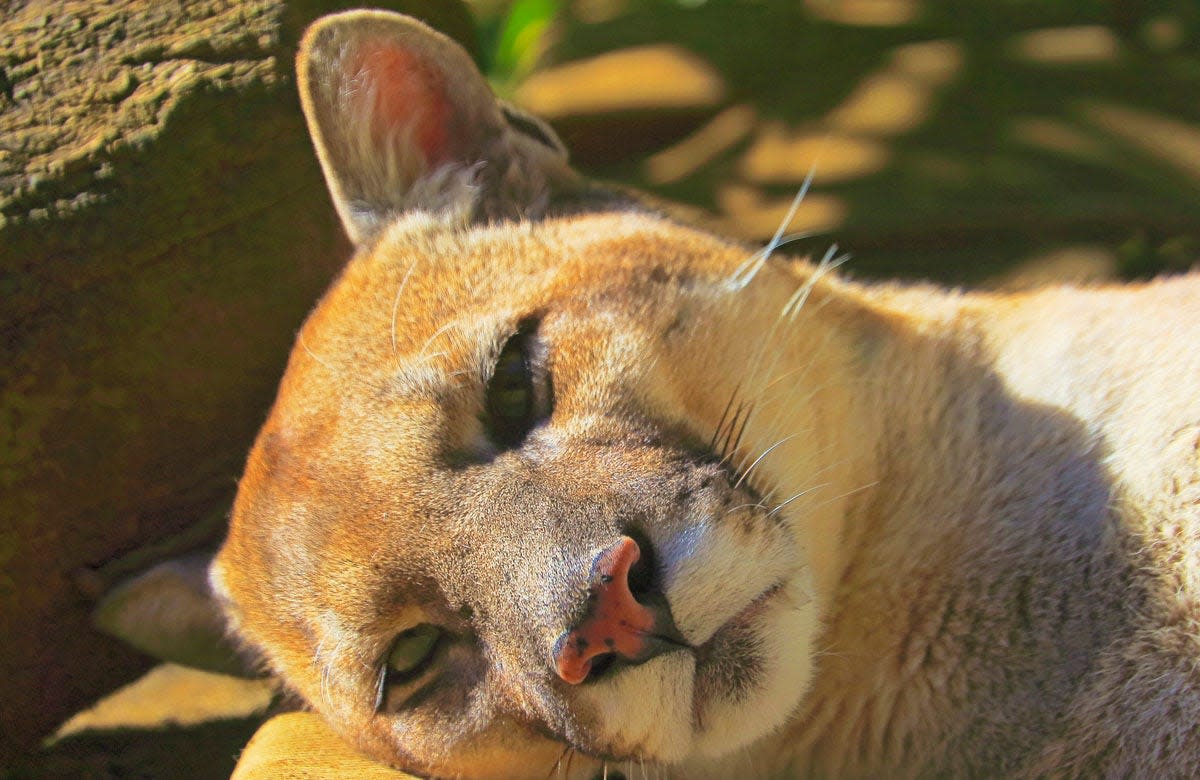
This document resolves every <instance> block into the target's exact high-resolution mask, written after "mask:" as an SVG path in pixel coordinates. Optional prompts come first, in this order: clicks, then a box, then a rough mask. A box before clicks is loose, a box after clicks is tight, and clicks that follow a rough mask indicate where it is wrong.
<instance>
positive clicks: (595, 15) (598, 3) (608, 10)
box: [571, 0, 629, 24]
mask: <svg viewBox="0 0 1200 780" xmlns="http://www.w3.org/2000/svg"><path fill="white" fill-rule="evenodd" d="M628 7H629V0H575V2H573V3H571V12H572V13H573V14H575V18H576V19H578V20H579V21H581V22H583V23H584V24H600V23H601V22H607V21H610V20H612V19H616V18H617V17H618V16H620V15H621V14H622V13H624V12H625V9H627V8H628Z"/></svg>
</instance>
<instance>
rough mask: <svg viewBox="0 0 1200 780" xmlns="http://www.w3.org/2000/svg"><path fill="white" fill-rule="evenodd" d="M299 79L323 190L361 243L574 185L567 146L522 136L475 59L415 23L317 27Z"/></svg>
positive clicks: (332, 21)
mask: <svg viewBox="0 0 1200 780" xmlns="http://www.w3.org/2000/svg"><path fill="white" fill-rule="evenodd" d="M297 72H298V76H299V81H300V96H301V102H302V104H303V106H304V113H305V117H306V119H307V120H308V125H309V131H310V132H311V134H312V137H313V143H314V145H315V146H316V149H317V155H318V157H319V158H320V160H321V167H322V170H323V171H324V173H325V179H326V182H327V184H328V185H329V190H330V193H331V194H332V195H333V199H334V203H335V205H336V206H337V209H338V213H339V214H340V216H341V217H342V221H343V224H344V225H345V227H346V231H347V232H348V233H349V235H350V237H351V239H352V240H354V242H355V243H357V244H362V243H364V242H366V241H368V240H369V239H370V238H371V237H372V236H373V235H374V234H375V233H376V232H377V231H378V229H379V228H380V226H381V225H382V224H383V223H384V222H386V221H387V220H388V219H389V218H391V217H392V216H394V215H396V214H399V213H403V212H405V211H410V210H414V209H422V210H427V211H456V212H462V211H469V212H479V213H482V214H485V215H488V216H497V215H522V214H523V213H524V211H525V210H527V209H528V208H529V207H530V206H532V205H534V204H535V203H537V202H538V199H539V197H542V196H544V194H545V193H544V192H538V190H539V189H541V190H544V189H546V188H547V187H548V186H550V184H551V182H553V181H554V180H557V179H564V178H566V177H567V174H568V171H569V169H567V167H566V158H565V154H564V153H563V152H562V148H561V145H557V146H556V145H554V144H547V143H545V142H544V141H543V142H541V143H539V142H538V141H537V140H536V139H534V138H532V137H531V136H529V135H528V134H527V133H526V132H523V131H518V130H514V128H513V126H512V125H511V124H510V123H509V122H508V121H507V119H506V115H505V113H504V112H503V111H502V110H501V107H500V104H499V103H498V102H497V101H496V99H495V98H494V97H493V96H492V93H491V90H490V89H489V88H488V86H487V84H486V82H485V81H484V79H483V77H482V76H481V75H480V74H479V72H478V70H476V69H475V65H474V63H473V62H472V61H471V58H470V57H469V56H468V55H467V53H466V52H465V51H464V50H463V49H462V48H461V47H459V46H458V44H457V43H455V42H454V41H452V40H450V39H449V38H447V37H445V36H444V35H441V34H440V33H438V32H435V31H434V30H432V29H430V28H429V27H426V26H425V25H424V24H422V23H420V22H418V21H416V20H415V19H411V18H409V17H405V16H400V15H399V14H393V13H387V12H383V11H350V12H347V13H342V14H334V15H332V16H327V17H325V18H323V19H320V20H318V21H317V22H316V23H315V24H314V25H313V26H312V27H310V28H309V30H308V32H307V33H306V34H305V36H304V39H303V41H302V42H301V44H300V51H299V54H298V55H297ZM545 132H547V133H549V134H550V136H551V137H552V136H553V133H552V131H549V129H548V128H545ZM555 140H556V139H555Z"/></svg>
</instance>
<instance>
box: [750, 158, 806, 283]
mask: <svg viewBox="0 0 1200 780" xmlns="http://www.w3.org/2000/svg"><path fill="white" fill-rule="evenodd" d="M819 156H820V155H819V154H818V157H819ZM816 173H817V164H816V163H815V162H814V163H813V165H812V167H811V168H809V169H808V175H807V176H805V177H804V183H803V184H801V185H800V190H799V191H798V192H797V193H796V197H794V198H792V205H791V206H790V207H789V208H788V210H787V214H786V215H784V217H783V221H782V222H780V223H779V227H778V229H776V231H775V235H774V236H772V237H771V240H770V241H769V242H767V245H766V246H765V247H763V248H762V249H760V250H759V251H757V252H755V253H754V254H753V255H751V256H750V258H749V259H748V260H746V262H745V263H743V264H742V265H740V266H738V268H737V270H736V271H734V272H733V275H732V276H730V277H729V283H730V285H732V286H733V288H734V289H738V290H740V289H741V288H743V287H745V286H746V285H748V284H750V282H752V281H754V277H755V276H757V275H758V272H759V271H760V270H762V267H763V266H764V265H766V262H767V260H769V259H770V257H771V253H772V252H774V251H775V250H776V249H777V248H778V247H779V244H780V241H781V240H782V238H783V232H784V231H785V230H787V228H788V225H790V224H792V220H793V219H795V218H796V212H797V211H798V210H799V209H800V203H801V202H803V200H804V198H805V196H806V195H808V190H809V188H810V187H812V183H813V177H815V176H816Z"/></svg>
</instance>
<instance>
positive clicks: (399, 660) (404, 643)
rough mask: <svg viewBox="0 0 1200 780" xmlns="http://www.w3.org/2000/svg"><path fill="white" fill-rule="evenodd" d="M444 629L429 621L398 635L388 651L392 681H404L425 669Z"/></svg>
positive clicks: (388, 663) (388, 665) (389, 671)
mask: <svg viewBox="0 0 1200 780" xmlns="http://www.w3.org/2000/svg"><path fill="white" fill-rule="evenodd" d="M441 638H442V630H441V629H440V628H438V627H437V626H431V625H429V624H428V623H424V624H422V625H419V626H416V627H414V628H410V629H408V630H407V631H405V632H404V633H402V634H401V635H400V636H398V637H396V641H395V643H394V644H393V645H392V651H391V652H390V653H388V657H387V668H388V674H389V676H390V677H391V680H390V681H391V682H402V681H403V680H405V679H407V678H412V677H414V676H415V675H416V674H417V673H418V672H420V671H421V670H422V669H424V667H425V664H426V663H427V662H428V661H429V659H431V658H433V652H434V650H436V649H437V643H438V640H439V639H441Z"/></svg>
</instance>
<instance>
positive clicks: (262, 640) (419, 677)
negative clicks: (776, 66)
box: [211, 12, 1200, 778]
mask: <svg viewBox="0 0 1200 780" xmlns="http://www.w3.org/2000/svg"><path fill="white" fill-rule="evenodd" d="M299 74H300V83H301V94H302V98H303V102H304V107H305V112H306V115H307V117H308V120H309V124H310V128H311V130H312V132H313V137H314V142H315V145H316V147H317V152H318V155H319V156H320V158H321V161H322V165H323V168H324V171H325V175H326V179H327V181H328V182H329V185H330V190H331V192H332V194H333V197H334V202H335V205H336V207H337V208H338V210H339V213H340V214H341V215H342V218H343V222H344V223H345V225H346V228H347V231H348V232H349V234H350V235H351V237H352V239H353V240H354V241H355V243H356V245H357V251H356V254H355V256H354V258H353V259H352V260H351V261H350V262H349V264H348V265H347V267H346V269H345V271H344V272H343V274H342V275H341V277H340V278H339V279H338V280H337V282H336V283H335V284H334V286H333V287H332V289H331V290H330V291H329V292H328V294H327V295H326V296H325V298H324V299H323V300H322V301H321V302H320V304H319V305H318V306H317V307H316V309H315V310H314V311H313V313H312V314H311V316H310V317H309V318H308V321H307V322H306V323H305V325H304V326H303V328H302V329H301V331H300V333H299V335H298V338H297V345H296V348H295V349H294V351H293V354H292V356H291V360H290V362H289V365H288V368H287V372H286V374H285V376H284V378H283V381H282V384H281V386H280V391H279V396H278V399H277V401H276V403H275V405H274V408H273V409H272V411H271V413H270V416H269V419H268V420H267V422H266V424H265V426H264V427H263V429H262V432H261V433H260V435H259V437H258V440H257V442H256V443H255V445H254V449H253V451H252V453H251V455H250V458H249V462H248V464H247V467H246V471H245V475H244V477H243V478H242V481H241V484H240V488H239V494H238V499H237V502H236V505H235V508H234V512H233V516H232V522H231V527H230V531H229V536H228V539H227V541H226V542H225V545H224V547H223V549H222V550H221V552H220V555H219V556H218V559H217V561H216V563H215V564H214V566H213V568H212V575H211V579H212V582H213V585H214V588H215V590H216V591H217V592H218V593H219V594H220V596H221V599H222V601H223V603H224V605H225V609H226V612H227V614H228V616H229V620H230V623H231V626H232V627H233V630H234V631H235V632H236V633H237V635H238V636H239V637H241V638H242V640H243V641H244V642H245V643H246V645H247V646H248V647H250V648H252V649H254V650H255V651H257V652H258V653H259V654H260V655H261V657H262V658H263V659H264V661H265V663H266V664H267V666H268V667H269V668H270V669H271V670H272V671H273V672H275V673H276V674H277V675H278V676H279V677H280V678H281V679H282V680H283V681H284V683H285V684H286V685H287V686H289V687H290V688H292V689H293V690H294V691H296V692H297V693H298V694H299V695H300V696H301V697H303V698H304V699H305V700H306V701H307V702H308V703H309V704H311V706H312V707H313V708H315V709H316V710H317V711H319V712H320V713H321V714H322V715H323V716H324V717H325V718H326V719H327V721H328V722H329V723H330V724H331V725H332V726H333V728H334V729H335V730H336V731H337V732H338V733H340V734H341V735H342V736H343V737H345V738H346V739H347V740H349V741H350V742H352V743H353V744H354V745H356V746H358V747H359V748H360V749H361V750H363V751H364V752H366V753H368V754H369V755H371V756H373V757H375V758H378V759H380V760H382V761H384V762H387V763H390V764H392V765H394V766H396V767H399V768H404V769H406V770H409V771H411V772H415V773H418V774H425V775H431V776H438V777H548V776H560V775H561V776H565V777H584V778H590V777H595V776H598V775H603V773H605V772H617V771H624V772H625V773H626V774H632V775H635V776H636V775H637V773H638V772H639V771H642V770H645V771H647V772H651V770H652V769H653V771H652V774H653V775H654V776H663V777H687V778H691V777H733V776H736V777H807V776H812V777H878V776H889V777H917V776H977V775H987V776H994V775H1003V776H1034V775H1036V776H1042V775H1065V776H1077V775H1086V776H1097V775H1107V776H1131V775H1145V776H1156V777H1166V776H1189V775H1190V776H1194V775H1196V774H1200V729H1198V728H1197V724H1198V723H1200V623H1198V620H1200V350H1198V349H1197V348H1196V345H1197V344H1198V343H1200V316H1198V315H1200V303H1198V301H1200V279H1197V277H1194V276H1191V277H1184V278H1178V279H1174V280H1168V281H1160V282H1154V283H1149V284H1143V285H1136V286H1126V287H1111V288H1096V289H1087V290H1077V289H1070V288H1055V289H1048V290H1044V291H1040V292H1033V293H1027V294H1019V295H986V294H965V293H954V292H947V291H943V290H939V289H935V288H932V287H902V286H877V285H865V284H858V283H854V282H851V281H847V280H845V279H842V278H839V277H838V276H836V275H835V274H834V273H832V272H830V266H832V265H833V262H831V259H830V258H828V257H827V258H826V259H825V261H824V262H821V263H817V264H808V263H803V262H797V261H792V260H786V259H781V258H777V257H771V256H770V253H768V252H766V251H762V250H756V249H755V248H753V247H746V246H744V245H741V244H738V243H735V242H731V241H727V240H724V239H722V238H719V237H717V236H714V235H711V234H709V233H707V232H705V231H704V230H702V229H700V228H697V227H694V226H690V225H687V224H684V223H682V222H680V221H676V220H674V219H672V218H670V217H668V216H665V215H663V214H661V213H659V212H658V211H656V210H654V209H652V208H650V207H647V206H645V205H643V204H642V203H641V202H639V201H638V200H636V199H634V198H631V197H629V196H626V195H624V194H619V193H613V192H609V191H606V190H603V189H601V188H598V187H596V186H594V185H591V184H589V183H588V182H586V181H584V180H583V179H581V178H580V177H579V176H578V175H577V174H575V173H574V172H573V171H572V170H571V169H570V168H569V167H568V165H567V163H566V157H565V153H564V152H563V150H562V148H561V146H560V145H559V144H558V142H557V139H555V138H554V136H553V133H552V131H550V130H549V129H548V128H546V127H545V126H543V125H541V124H540V123H538V122H537V121H536V120H534V119H532V118H530V117H526V116H523V115H521V114H519V113H517V112H515V111H514V110H512V109H510V108H509V107H507V106H504V105H502V104H500V103H498V102H496V101H495V99H494V98H493V97H492V96H491V94H490V92H489V91H488V90H487V88H486V86H485V85H484V82H483V81H482V79H481V77H480V76H479V75H478V73H477V72H476V71H475V69H474V67H473V65H472V64H471V63H470V61H469V60H468V58H467V57H466V56H465V54H464V53H463V52H462V51H461V50H460V49H458V48H457V47H456V46H455V45H454V44H452V43H450V42H449V41H448V40H447V39H445V38H443V37H442V36H440V35H438V34H437V33H435V32H433V31H431V30H429V29H427V28H425V27H423V26H421V25H420V24H419V23H416V22H414V21H412V20H408V19H405V18H403V17H398V16H395V15H391V14H385V13H380V12H351V13H348V14H341V15H337V16H333V17H327V18H326V19H325V20H322V21H320V22H318V23H317V24H316V25H314V27H313V28H312V29H310V31H309V33H308V34H307V36H306V37H305V40H304V43H303V45H302V47H301V54H300V58H299ZM631 545H632V546H631ZM629 551H633V552H629ZM613 561H618V562H623V563H621V564H620V566H617V565H616V564H613V563H612V562H613ZM614 582H615V584H613V583H614ZM612 588H617V589H618V590H619V591H620V593H619V594H618V595H609V594H610V590H611V589H612ZM612 592H615V591H612ZM610 608H611V610H615V612H613V613H612V614H617V615H618V616H619V617H620V620H617V619H616V618H613V619H611V620H610V619H609V618H608V617H606V615H608V614H609V612H606V611H605V610H608V609H610ZM627 617H628V618H629V619H631V620H632V619H634V618H636V619H638V620H641V619H642V618H643V617H644V618H645V620H646V621H648V622H646V624H645V625H646V626H651V627H650V628H644V627H643V628H638V629H637V630H633V629H628V630H627V628H621V627H620V626H622V625H625V624H623V623H621V622H620V621H621V620H625V619H626V618H627ZM585 629H586V630H585ZM593 629H594V630H595V631H601V632H602V633H601V634H596V636H603V640H604V641H609V642H612V643H613V644H611V645H610V648H615V649H610V650H609V651H608V652H602V653H599V654H595V651H594V650H588V649H587V647H586V644H587V643H586V642H583V643H580V642H579V640H580V638H581V637H590V636H593V634H590V633H586V632H587V631H592V630H593ZM623 631H624V632H625V633H621V632H623ZM603 632H609V633H603ZM614 632H615V633H614ZM623 643H624V644H623ZM626 648H628V649H626ZM397 653H399V655H397ZM588 653H592V654H591V655H588ZM406 654H407V655H406ZM398 658H399V659H400V660H397V659H398ZM414 658H415V659H416V660H415V661H414V660H413V659H414Z"/></svg>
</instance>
